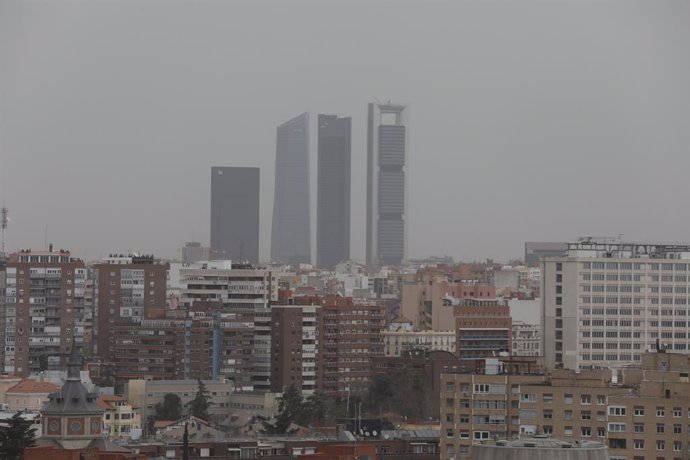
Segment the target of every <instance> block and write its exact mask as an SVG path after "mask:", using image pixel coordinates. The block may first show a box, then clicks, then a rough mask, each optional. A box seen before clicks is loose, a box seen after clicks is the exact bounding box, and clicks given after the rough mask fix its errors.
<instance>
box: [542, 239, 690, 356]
mask: <svg viewBox="0 0 690 460" xmlns="http://www.w3.org/2000/svg"><path fill="white" fill-rule="evenodd" d="M541 267H542V273H543V276H542V280H541V283H542V286H541V292H542V300H541V301H542V315H543V316H542V327H543V331H544V332H543V342H542V349H543V350H544V357H545V362H546V366H547V367H549V368H566V369H587V368H608V367H621V366H626V365H630V364H639V362H640V358H641V356H642V354H643V353H644V352H645V351H646V350H654V349H656V346H657V340H658V341H659V343H660V344H661V345H662V346H663V347H664V348H666V349H668V350H673V351H676V352H679V353H689V352H690V333H688V325H689V324H688V321H689V320H688V316H690V297H689V296H690V246H687V245H665V244H636V243H618V242H616V243H611V242H599V241H591V240H584V241H580V242H577V243H570V244H569V249H568V253H567V256H566V257H545V258H543V259H542V262H541Z"/></svg>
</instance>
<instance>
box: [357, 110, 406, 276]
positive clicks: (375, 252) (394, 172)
mask: <svg viewBox="0 0 690 460" xmlns="http://www.w3.org/2000/svg"><path fill="white" fill-rule="evenodd" d="M405 110H406V106H404V105H395V104H390V103H388V104H381V103H369V110H368V127H367V246H366V253H367V264H368V265H372V264H381V265H395V264H399V263H400V262H401V261H402V260H403V259H404V258H405V224H406V219H407V215H406V212H405V210H406V203H405V202H406V197H405V190H406V186H405V185H406V184H405V179H406V178H405V176H406V172H407V171H406V168H407V125H406V120H405V116H404V114H405Z"/></svg>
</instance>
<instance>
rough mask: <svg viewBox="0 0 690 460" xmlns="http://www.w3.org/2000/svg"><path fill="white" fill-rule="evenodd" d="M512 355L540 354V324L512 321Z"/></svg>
mask: <svg viewBox="0 0 690 460" xmlns="http://www.w3.org/2000/svg"><path fill="white" fill-rule="evenodd" d="M512 332H513V346H512V348H511V350H512V353H513V356H541V325H539V324H529V323H524V322H522V321H513V331H512Z"/></svg>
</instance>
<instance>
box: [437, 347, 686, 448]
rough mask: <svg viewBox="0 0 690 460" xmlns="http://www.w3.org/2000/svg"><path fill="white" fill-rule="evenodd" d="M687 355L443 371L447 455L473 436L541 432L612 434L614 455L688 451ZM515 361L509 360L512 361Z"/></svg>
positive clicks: (585, 436) (573, 436)
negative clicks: (626, 364) (631, 362)
mask: <svg viewBox="0 0 690 460" xmlns="http://www.w3.org/2000/svg"><path fill="white" fill-rule="evenodd" d="M688 364H689V363H688V357H687V356H686V355H679V354H670V353H658V354H656V353H647V354H644V355H642V359H641V367H640V368H626V369H620V370H617V371H616V370H582V371H574V370H563V369H557V370H554V371H552V373H551V374H548V375H547V374H541V375H539V374H522V375H518V374H495V375H486V374H479V375H477V374H475V373H469V372H448V373H444V374H443V375H442V383H441V392H440V404H441V458H443V459H450V458H456V459H467V458H469V450H470V447H471V446H472V445H473V444H476V443H481V442H482V441H485V440H489V439H504V438H515V437H517V436H519V435H534V434H541V435H547V436H552V437H554V438H557V439H563V440H566V441H575V440H580V439H581V440H595V441H602V442H604V443H605V444H606V445H607V446H608V448H609V458H611V459H629V460H644V459H648V460H649V459H659V458H663V459H681V458H687V455H688V451H689V450H688V449H689V448H690V444H689V442H690V381H689V377H688V374H689V371H688V368H689V366H688ZM506 369H508V368H506Z"/></svg>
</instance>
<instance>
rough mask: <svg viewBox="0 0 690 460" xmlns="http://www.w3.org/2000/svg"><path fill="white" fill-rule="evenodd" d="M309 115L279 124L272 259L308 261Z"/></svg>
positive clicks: (293, 261) (309, 261)
mask: <svg viewBox="0 0 690 460" xmlns="http://www.w3.org/2000/svg"><path fill="white" fill-rule="evenodd" d="M309 208H310V201H309V114H308V113H306V112H305V113H303V114H301V115H298V116H296V117H295V118H293V119H292V120H289V121H286V122H285V123H283V124H282V125H280V126H278V129H277V133H276V183H275V197H274V200H273V228H272V231H271V260H272V261H273V262H279V263H287V264H300V263H311V232H310V227H311V221H310V218H309Z"/></svg>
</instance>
